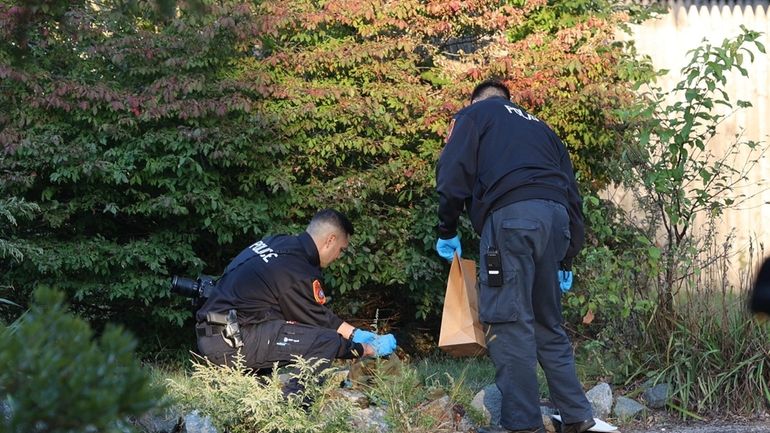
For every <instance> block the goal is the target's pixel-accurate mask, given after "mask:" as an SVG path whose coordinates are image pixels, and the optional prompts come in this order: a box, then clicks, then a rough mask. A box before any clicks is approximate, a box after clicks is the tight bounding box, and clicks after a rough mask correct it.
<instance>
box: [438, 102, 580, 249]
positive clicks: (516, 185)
mask: <svg viewBox="0 0 770 433" xmlns="http://www.w3.org/2000/svg"><path fill="white" fill-rule="evenodd" d="M446 141H447V142H446V146H445V147H444V150H443V152H442V154H441V156H440V158H439V161H438V164H437V166H436V190H437V191H438V194H439V208H438V216H439V221H440V222H439V226H438V230H439V236H440V237H441V238H443V239H449V238H452V237H454V236H455V235H456V233H457V220H458V218H459V216H460V214H461V213H462V211H463V208H464V207H467V209H468V213H469V215H470V218H471V223H472V224H473V228H474V229H475V230H476V232H477V233H479V234H480V233H481V230H482V228H483V226H484V221H485V219H486V217H487V215H488V214H489V213H490V211H493V210H495V209H497V208H500V207H503V206H505V205H508V204H510V203H514V202H516V201H521V200H529V199H548V200H553V201H556V202H558V203H561V204H563V205H564V206H565V207H566V208H567V210H568V212H569V217H570V232H571V240H570V247H569V249H568V250H567V255H566V258H572V257H574V256H575V255H577V253H578V251H580V248H582V246H583V242H584V230H585V229H584V227H583V214H582V211H581V209H582V200H581V198H580V194H579V192H578V188H577V183H576V181H575V174H574V172H573V169H572V162H571V161H570V158H569V154H568V153H567V148H566V147H565V146H564V143H562V141H561V140H560V139H559V137H557V136H556V133H554V132H553V130H551V128H550V127H549V126H548V125H546V124H545V122H543V121H541V120H540V119H538V118H537V117H535V116H533V115H531V114H529V113H527V112H526V111H525V110H524V109H522V108H521V107H519V106H518V105H515V104H513V103H511V102H510V101H508V100H506V99H505V98H502V97H492V98H488V99H484V100H482V101H479V102H476V103H473V104H471V105H469V106H467V107H465V108H463V109H462V110H460V111H459V112H457V114H456V115H455V116H454V119H453V120H452V125H451V126H450V130H449V133H448V136H447V139H446Z"/></svg>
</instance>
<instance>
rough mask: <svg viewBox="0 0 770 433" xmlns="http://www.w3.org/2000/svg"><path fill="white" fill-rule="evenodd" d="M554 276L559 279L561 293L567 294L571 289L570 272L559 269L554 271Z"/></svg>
mask: <svg viewBox="0 0 770 433" xmlns="http://www.w3.org/2000/svg"><path fill="white" fill-rule="evenodd" d="M556 276H557V278H558V279H559V288H560V289H561V292H562V293H567V292H569V291H570V289H572V271H565V270H563V269H559V270H558V271H556Z"/></svg>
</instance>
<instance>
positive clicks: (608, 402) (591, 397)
mask: <svg viewBox="0 0 770 433" xmlns="http://www.w3.org/2000/svg"><path fill="white" fill-rule="evenodd" d="M586 398H588V402H589V403H591V409H593V412H594V416H595V417H596V418H601V419H604V418H607V416H608V415H609V414H610V411H611V410H612V389H611V388H610V385H609V384H607V383H604V382H600V383H599V384H598V385H596V386H595V387H593V388H591V389H590V390H589V391H588V392H587V393H586Z"/></svg>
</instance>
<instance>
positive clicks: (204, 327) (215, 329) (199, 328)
mask: <svg viewBox="0 0 770 433" xmlns="http://www.w3.org/2000/svg"><path fill="white" fill-rule="evenodd" d="M224 330H225V326H224V325H212V324H210V323H207V322H200V323H198V324H197V325H195V334H196V335H197V336H198V337H211V336H212V335H222V331H224Z"/></svg>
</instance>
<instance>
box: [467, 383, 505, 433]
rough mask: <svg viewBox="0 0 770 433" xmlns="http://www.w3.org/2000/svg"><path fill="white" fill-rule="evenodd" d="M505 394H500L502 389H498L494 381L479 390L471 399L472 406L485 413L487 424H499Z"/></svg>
mask: <svg viewBox="0 0 770 433" xmlns="http://www.w3.org/2000/svg"><path fill="white" fill-rule="evenodd" d="M502 399H503V396H502V394H500V390H499V389H497V385H495V384H494V383H493V384H491V385H487V386H485V387H484V389H482V390H481V391H479V392H478V393H477V394H476V395H475V396H474V397H473V401H471V406H473V407H475V408H476V409H477V410H478V411H480V412H481V413H482V415H484V421H485V422H486V423H487V424H491V425H498V424H500V406H501V404H502Z"/></svg>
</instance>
